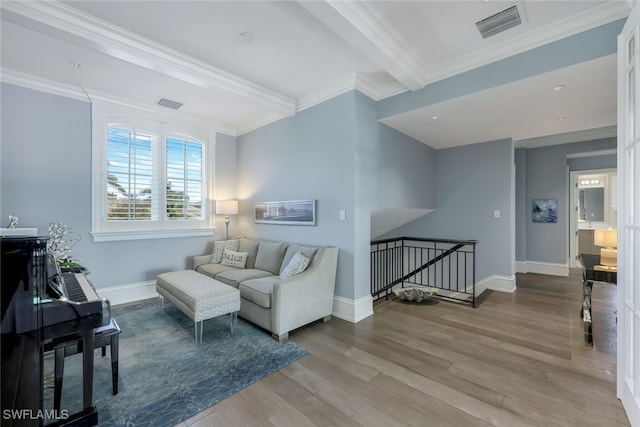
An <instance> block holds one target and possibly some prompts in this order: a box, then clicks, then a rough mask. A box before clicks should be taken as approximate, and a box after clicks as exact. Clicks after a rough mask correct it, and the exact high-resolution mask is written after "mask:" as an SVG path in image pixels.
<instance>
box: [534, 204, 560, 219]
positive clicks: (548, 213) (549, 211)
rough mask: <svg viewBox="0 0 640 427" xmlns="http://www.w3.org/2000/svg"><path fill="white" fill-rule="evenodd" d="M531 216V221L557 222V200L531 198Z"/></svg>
mask: <svg viewBox="0 0 640 427" xmlns="http://www.w3.org/2000/svg"><path fill="white" fill-rule="evenodd" d="M531 217H532V218H533V222H558V201H557V200H556V199H533V203H532V208H531Z"/></svg>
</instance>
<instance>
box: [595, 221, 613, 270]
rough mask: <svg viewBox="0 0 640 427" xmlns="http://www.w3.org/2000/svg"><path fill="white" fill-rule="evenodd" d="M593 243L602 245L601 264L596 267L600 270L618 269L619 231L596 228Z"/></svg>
mask: <svg viewBox="0 0 640 427" xmlns="http://www.w3.org/2000/svg"><path fill="white" fill-rule="evenodd" d="M593 244H594V245H596V246H601V247H602V249H600V265H597V266H596V268H597V269H599V270H617V269H618V250H617V249H616V248H617V247H618V232H617V231H616V230H613V229H608V230H594V233H593Z"/></svg>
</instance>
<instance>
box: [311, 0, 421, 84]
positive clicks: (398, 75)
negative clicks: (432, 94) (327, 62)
mask: <svg viewBox="0 0 640 427" xmlns="http://www.w3.org/2000/svg"><path fill="white" fill-rule="evenodd" d="M299 4H300V5H301V6H302V7H304V8H305V9H306V10H307V11H309V12H310V13H311V14H312V15H314V16H315V17H316V18H317V19H319V20H320V21H321V22H323V23H324V24H325V25H326V26H328V27H329V28H331V29H332V30H333V31H335V32H336V33H337V34H338V35H339V36H341V37H342V38H343V39H345V40H346V41H347V42H348V43H349V44H351V45H352V46H353V47H355V48H356V49H358V50H359V51H360V52H361V53H362V54H364V55H365V56H366V57H367V58H369V59H370V60H372V61H373V62H374V63H375V64H377V65H378V66H379V67H381V68H382V69H383V70H385V71H386V72H387V73H389V74H390V75H391V76H392V77H393V78H395V79H396V80H398V81H399V82H400V83H402V84H403V85H404V86H405V87H407V88H408V89H409V90H412V91H414V90H418V89H422V88H423V87H424V86H425V85H426V83H427V81H428V79H427V78H426V76H428V72H427V69H426V67H425V65H424V64H423V63H422V61H421V60H420V59H419V58H418V56H417V55H416V54H415V53H414V52H413V51H412V50H411V49H410V48H409V47H408V45H407V43H406V42H405V41H404V40H403V39H402V37H401V36H400V34H398V32H397V31H396V30H395V29H394V28H393V27H392V26H391V24H389V23H388V22H387V20H386V19H384V17H383V16H382V15H381V14H380V13H379V12H378V11H377V10H376V9H375V7H373V5H372V4H371V3H369V2H368V1H304V0H301V1H299Z"/></svg>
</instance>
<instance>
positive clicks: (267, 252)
mask: <svg viewBox="0 0 640 427" xmlns="http://www.w3.org/2000/svg"><path fill="white" fill-rule="evenodd" d="M285 249H286V245H285V244H284V243H282V242H267V241H264V240H261V241H260V243H259V244H258V255H256V265H255V268H257V269H258V270H265V271H268V272H270V273H271V274H274V275H277V274H280V266H281V265H282V259H283V258H284V252H285Z"/></svg>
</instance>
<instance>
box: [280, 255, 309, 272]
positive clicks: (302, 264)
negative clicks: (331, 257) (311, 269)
mask: <svg viewBox="0 0 640 427" xmlns="http://www.w3.org/2000/svg"><path fill="white" fill-rule="evenodd" d="M309 261H310V260H309V258H307V257H306V256H304V255H302V252H299V251H298V252H296V254H295V255H294V256H293V258H291V261H289V264H287V266H286V267H285V268H284V269H283V270H282V273H280V278H281V279H288V278H289V277H293V276H295V275H296V274H300V273H302V272H303V271H305V270H306V269H307V267H308V266H309Z"/></svg>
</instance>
